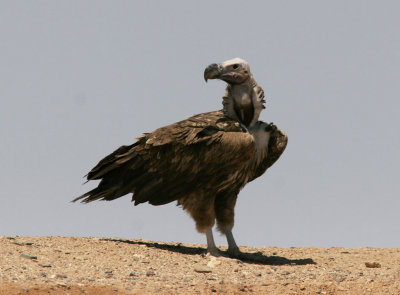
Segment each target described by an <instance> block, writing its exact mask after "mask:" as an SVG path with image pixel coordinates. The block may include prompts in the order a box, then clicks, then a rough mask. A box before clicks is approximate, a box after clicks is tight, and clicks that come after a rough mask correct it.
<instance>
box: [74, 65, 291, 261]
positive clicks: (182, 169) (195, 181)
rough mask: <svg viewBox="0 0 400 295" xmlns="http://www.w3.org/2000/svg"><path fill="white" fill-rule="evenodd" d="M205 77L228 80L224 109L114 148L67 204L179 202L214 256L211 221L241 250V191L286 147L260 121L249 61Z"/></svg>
mask: <svg viewBox="0 0 400 295" xmlns="http://www.w3.org/2000/svg"><path fill="white" fill-rule="evenodd" d="M204 79H205V80H206V82H207V80H209V79H220V80H223V81H225V82H226V83H227V87H226V93H225V96H223V101H222V105H223V109H222V110H219V111H214V112H208V113H202V114H198V115H194V116H192V117H189V118H187V119H186V120H183V121H180V122H177V123H174V124H171V125H168V126H165V127H161V128H159V129H157V130H155V131H153V132H151V133H144V134H143V136H142V137H140V138H138V139H137V141H136V142H135V143H133V144H131V145H125V146H121V147H120V148H118V149H117V150H116V151H114V152H113V153H111V154H110V155H108V156H106V157H105V158H104V159H102V160H101V161H100V162H99V163H98V164H97V165H96V166H95V167H94V168H93V169H92V170H91V171H90V172H89V173H88V174H87V175H86V177H87V180H88V181H89V180H100V182H99V184H98V186H97V187H96V188H94V189H92V190H90V191H89V192H87V193H85V194H83V195H82V196H80V197H77V198H76V199H74V200H73V202H75V201H77V200H81V202H83V203H88V202H92V201H95V200H106V201H111V200H114V199H117V198H119V197H122V196H124V195H126V194H129V193H132V201H133V202H134V204H135V205H138V204H141V203H146V202H148V203H150V204H151V205H164V204H167V203H170V202H173V201H177V204H178V205H180V206H182V208H183V209H184V210H186V211H187V212H188V213H189V214H190V215H191V217H192V218H193V219H194V221H195V223H196V228H197V230H198V231H199V232H200V233H205V235H206V239H207V251H208V252H209V253H210V254H211V255H219V254H220V252H219V250H218V248H217V247H216V245H215V242H214V238H213V233H212V227H213V226H214V224H215V223H216V225H217V228H218V230H219V231H220V232H221V233H222V234H224V235H226V238H227V242H228V252H227V253H228V255H229V256H231V257H239V256H240V254H241V252H240V250H239V248H238V246H237V245H236V242H235V240H234V238H233V235H232V228H233V225H234V208H235V203H236V199H237V196H238V194H239V191H240V190H241V189H242V188H243V187H244V186H245V185H246V184H247V183H248V182H250V181H252V180H254V179H255V178H257V177H259V176H261V175H262V174H263V173H264V172H265V171H266V170H267V169H268V168H269V167H271V166H272V165H273V164H274V163H275V161H277V160H278V158H279V157H280V155H281V154H282V153H283V151H284V150H285V148H286V145H287V140H288V139H287V136H286V134H285V133H284V132H283V131H281V130H279V129H278V128H277V127H276V126H275V125H274V124H273V123H265V122H262V121H259V120H258V117H259V115H260V112H261V111H262V109H263V108H264V103H265V100H264V91H263V89H262V88H261V87H260V86H258V84H257V83H256V81H255V80H254V78H253V75H252V74H251V72H250V67H249V64H248V63H247V62H246V61H245V60H243V59H241V58H234V59H230V60H227V61H225V62H222V63H219V64H216V63H214V64H211V65H209V66H208V67H207V68H206V69H205V71H204Z"/></svg>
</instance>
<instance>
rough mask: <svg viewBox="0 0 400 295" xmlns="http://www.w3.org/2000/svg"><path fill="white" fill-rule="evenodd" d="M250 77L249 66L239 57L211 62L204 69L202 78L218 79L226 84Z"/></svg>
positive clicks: (236, 82)
mask: <svg viewBox="0 0 400 295" xmlns="http://www.w3.org/2000/svg"><path fill="white" fill-rule="evenodd" d="M250 77H251V73H250V66H249V64H248V63H247V61H245V60H244V59H241V58H239V57H236V58H233V59H230V60H227V61H224V62H222V63H219V64H211V65H209V66H208V67H207V68H206V69H205V71H204V79H205V80H206V82H207V80H209V79H220V80H223V81H225V82H227V83H228V84H231V85H237V84H242V83H244V82H246V81H247V80H248V79H249V78H250Z"/></svg>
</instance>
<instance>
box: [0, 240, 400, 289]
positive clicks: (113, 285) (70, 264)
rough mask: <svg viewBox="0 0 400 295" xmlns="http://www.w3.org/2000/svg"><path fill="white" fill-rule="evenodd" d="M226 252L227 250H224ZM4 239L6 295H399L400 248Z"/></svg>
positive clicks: (1, 269)
mask: <svg viewBox="0 0 400 295" xmlns="http://www.w3.org/2000/svg"><path fill="white" fill-rule="evenodd" d="M221 249H222V250H226V247H221ZM240 249H241V250H242V251H243V252H244V253H245V254H244V255H243V257H241V259H232V258H229V257H227V256H226V254H224V253H222V256H220V257H213V256H210V255H208V254H206V251H205V245H197V244H180V243H164V242H153V241H144V240H141V239H135V240H125V239H119V238H76V237H27V236H23V237H22V236H16V237H0V294H28V295H31V294H71V295H75V294H100V295H102V294H103V295H104V294H115V295H123V294H159V295H164V294H352V295H359V294H385V295H386V294H396V295H399V294H400V249H398V248H394V249H376V248H357V249H345V248H340V247H336V248H313V247H306V248H278V247H259V248H253V247H240Z"/></svg>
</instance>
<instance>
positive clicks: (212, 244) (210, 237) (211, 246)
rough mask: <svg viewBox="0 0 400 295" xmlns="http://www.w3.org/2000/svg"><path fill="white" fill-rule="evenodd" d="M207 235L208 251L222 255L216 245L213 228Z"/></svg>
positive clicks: (215, 254)
mask: <svg viewBox="0 0 400 295" xmlns="http://www.w3.org/2000/svg"><path fill="white" fill-rule="evenodd" d="M206 237H207V252H208V253H210V254H211V255H213V256H220V253H219V250H218V248H217V246H215V242H214V236H213V233H212V229H211V228H210V229H209V230H208V231H207V232H206Z"/></svg>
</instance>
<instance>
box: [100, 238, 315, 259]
mask: <svg viewBox="0 0 400 295" xmlns="http://www.w3.org/2000/svg"><path fill="white" fill-rule="evenodd" d="M102 240H103V241H111V242H116V243H126V244H131V245H144V246H147V247H149V248H157V249H161V250H166V251H170V252H177V253H181V254H185V255H205V254H206V252H207V250H206V248H202V247H189V246H183V245H182V244H180V243H176V244H160V243H155V242H146V241H140V240H124V239H102ZM221 256H222V257H227V258H229V255H228V254H227V252H226V251H221ZM232 259H238V260H240V261H241V262H244V263H249V264H260V265H306V264H316V262H315V261H314V260H312V258H303V259H288V258H285V257H281V256H276V255H273V256H266V255H264V254H262V253H261V252H256V253H247V252H241V253H240V256H239V257H238V258H232Z"/></svg>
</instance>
